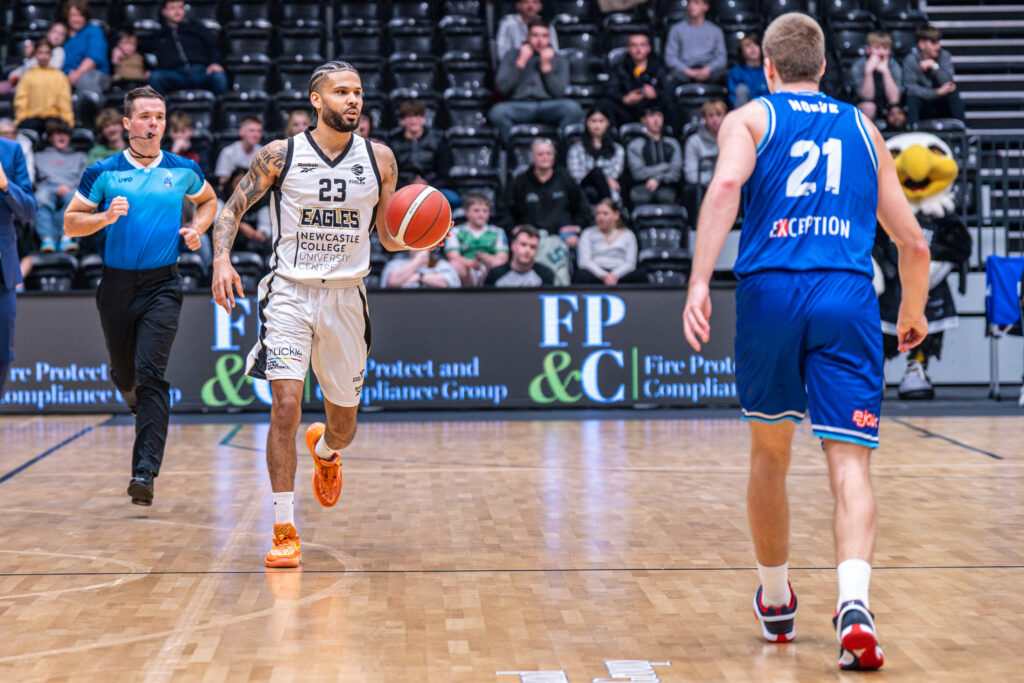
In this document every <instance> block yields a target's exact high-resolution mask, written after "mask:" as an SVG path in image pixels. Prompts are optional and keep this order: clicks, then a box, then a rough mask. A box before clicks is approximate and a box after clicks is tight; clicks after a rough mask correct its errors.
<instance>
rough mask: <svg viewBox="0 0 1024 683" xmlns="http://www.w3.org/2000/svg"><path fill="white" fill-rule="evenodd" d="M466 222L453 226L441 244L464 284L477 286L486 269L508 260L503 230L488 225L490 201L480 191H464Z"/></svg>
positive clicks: (482, 278) (480, 282)
mask: <svg viewBox="0 0 1024 683" xmlns="http://www.w3.org/2000/svg"><path fill="white" fill-rule="evenodd" d="M465 203H466V222H465V223H463V224H461V225H457V226H455V228H454V229H453V230H452V231H451V234H450V236H449V237H448V241H447V242H445V245H444V253H445V256H447V257H448V262H449V263H451V264H452V266H453V267H454V268H455V272H456V273H458V275H459V279H460V280H461V281H462V284H463V286H465V287H479V286H480V285H481V284H483V281H484V278H485V277H486V276H487V271H488V270H490V269H491V268H496V267H498V266H501V265H504V264H506V263H508V240H507V239H506V238H505V231H504V230H502V229H501V228H499V227H497V226H495V225H490V224H489V223H488V221H489V220H490V219H491V202H490V201H489V200H488V199H487V197H485V196H483V195H482V194H468V195H466V200H465Z"/></svg>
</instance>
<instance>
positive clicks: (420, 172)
mask: <svg viewBox="0 0 1024 683" xmlns="http://www.w3.org/2000/svg"><path fill="white" fill-rule="evenodd" d="M398 125H399V126H400V127H401V128H402V133H401V135H396V136H395V137H394V138H392V140H391V151H392V152H394V153H395V161H396V162H397V163H398V187H399V188H402V187H405V186H406V185H411V184H413V183H422V184H424V185H430V186H431V187H434V188H437V189H438V190H439V191H440V192H441V194H443V195H444V197H445V199H447V200H448V204H450V205H451V207H452V208H453V209H454V208H458V207H460V206H462V199H461V198H460V197H459V193H458V192H455V191H454V190H449V189H447V188H445V187H444V185H445V183H446V182H447V180H448V169H449V167H450V166H451V161H450V159H449V157H448V146H447V145H446V144H445V142H444V140H443V139H442V138H441V136H440V135H439V134H438V133H437V131H435V130H431V129H430V128H428V127H427V109H426V107H424V106H423V103H422V102H420V101H419V100H405V101H404V102H402V103H401V104H400V105H398Z"/></svg>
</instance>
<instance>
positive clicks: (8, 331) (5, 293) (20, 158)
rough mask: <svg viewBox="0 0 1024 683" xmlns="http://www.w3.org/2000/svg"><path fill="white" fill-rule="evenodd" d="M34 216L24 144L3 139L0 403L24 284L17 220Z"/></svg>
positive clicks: (0, 152) (0, 180)
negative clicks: (16, 291) (18, 296)
mask: <svg viewBox="0 0 1024 683" xmlns="http://www.w3.org/2000/svg"><path fill="white" fill-rule="evenodd" d="M35 213H36V199H35V197H34V196H33V195H32V180H31V179H30V178H29V177H28V169H27V168H26V166H25V155H24V154H23V153H22V151H21V145H19V144H18V143H17V142H11V141H10V140H5V139H3V138H0V401H3V400H4V387H6V386H7V371H8V370H9V369H10V367H11V362H12V361H13V360H14V311H15V307H16V306H17V302H16V301H15V298H14V288H15V287H17V285H18V283H19V282H21V267H20V265H19V259H18V245H17V238H16V236H15V232H14V219H15V218H19V219H21V220H23V221H30V220H32V217H33V216H35Z"/></svg>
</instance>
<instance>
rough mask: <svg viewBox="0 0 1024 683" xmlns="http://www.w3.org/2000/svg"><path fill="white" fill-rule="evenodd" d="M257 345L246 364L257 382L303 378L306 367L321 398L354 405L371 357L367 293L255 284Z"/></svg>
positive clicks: (270, 278)
mask: <svg viewBox="0 0 1024 683" xmlns="http://www.w3.org/2000/svg"><path fill="white" fill-rule="evenodd" d="M258 317H259V321H260V334H259V339H258V340H257V341H256V345H255V346H254V347H253V349H252V351H250V352H249V358H248V360H247V362H246V373H247V374H248V375H249V376H250V377H256V378H258V379H268V380H275V379H297V380H299V381H302V380H304V379H305V378H306V370H307V369H308V368H309V365H310V363H312V364H313V372H314V373H316V378H317V380H319V382H320V388H321V390H322V391H323V395H324V398H325V399H327V400H328V401H330V402H331V403H333V404H335V405H338V406H342V407H346V408H350V407H352V406H357V405H359V397H360V394H361V393H362V390H363V373H364V372H365V371H366V357H367V355H368V354H369V352H370V313H369V309H368V308H367V306H366V290H365V289H363V286H362V285H359V286H357V287H341V288H328V287H314V286H312V285H305V284H300V283H298V282H292V281H291V280H286V279H285V278H283V277H280V276H279V275H276V274H275V273H270V274H269V275H267V276H266V277H265V278H263V280H262V281H261V282H260V286H259V304H258Z"/></svg>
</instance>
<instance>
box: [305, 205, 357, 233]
mask: <svg viewBox="0 0 1024 683" xmlns="http://www.w3.org/2000/svg"><path fill="white" fill-rule="evenodd" d="M299 227H300V228H342V229H343V230H358V229H359V209H322V208H318V207H303V208H302V209H301V210H300V212H299Z"/></svg>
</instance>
